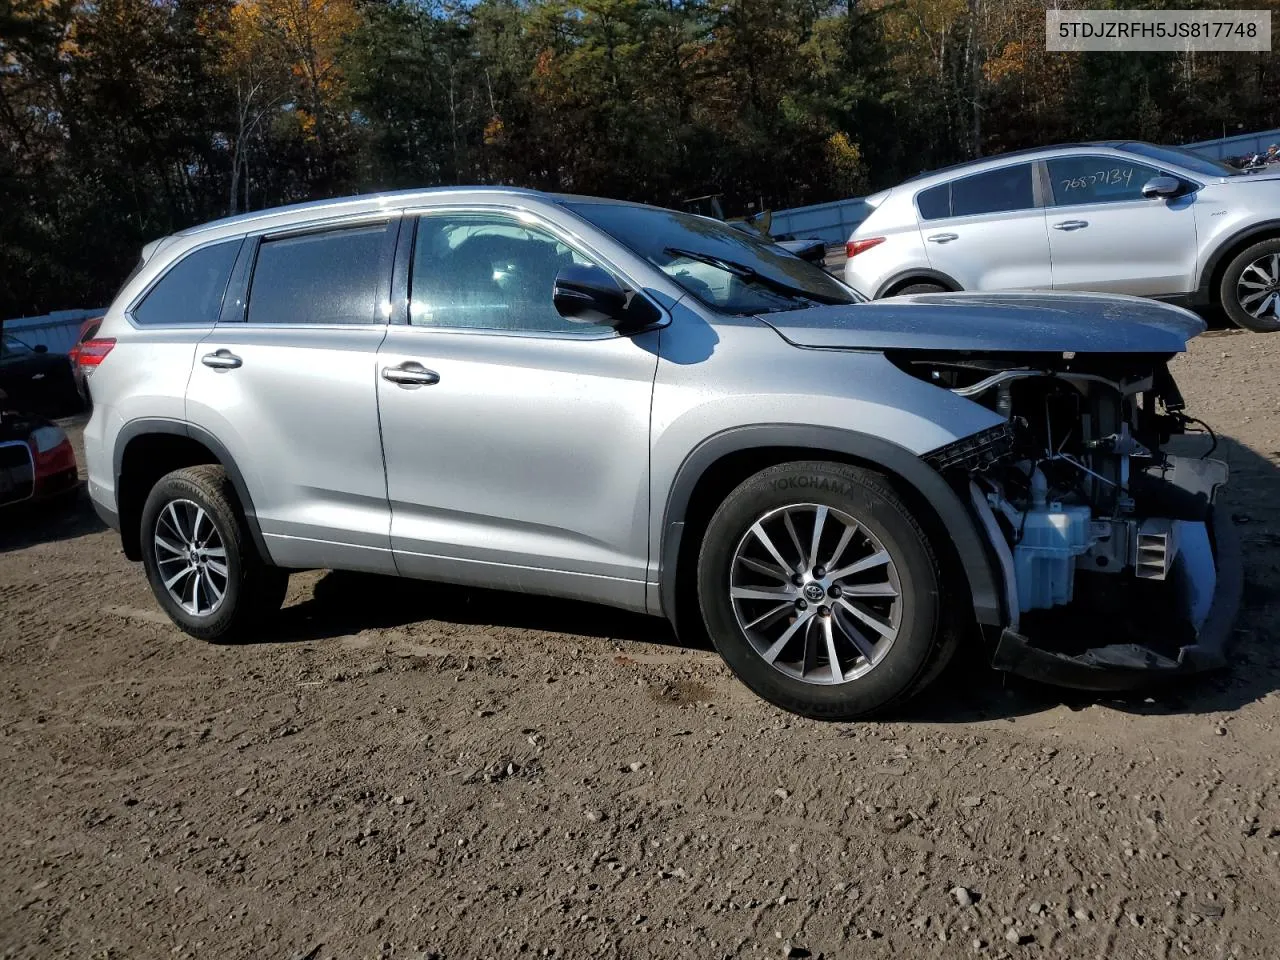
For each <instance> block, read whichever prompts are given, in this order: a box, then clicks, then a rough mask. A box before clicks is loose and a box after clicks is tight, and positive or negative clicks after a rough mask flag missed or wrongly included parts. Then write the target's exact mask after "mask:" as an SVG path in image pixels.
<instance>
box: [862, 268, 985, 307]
mask: <svg viewBox="0 0 1280 960" xmlns="http://www.w3.org/2000/svg"><path fill="white" fill-rule="evenodd" d="M913 283H937V284H940V285H941V286H943V287H945V288H946V289H947V290H948V291H950V292H955V291H956V290H962V289H964V288H963V287H962V286H961V285H960V284H959V283H957V282H956V280H955V278H954V277H950V276H948V275H947V274H945V273H943V272H942V271H941V270H933V269H930V268H927V267H913V268H912V269H910V270H901V271H899V272H898V273H895V274H894V275H893V276H891V277H890V278H889V279H888V280H886V281H884V282H883V283H882V284H880V288H879V289H878V290H877V291H876V295H875V296H874V297H872V299H873V300H880V299H881V298H883V297H891V296H893V295H894V293H896V292H897V291H898V290H901V289H902V288H903V287H906V286H910V285H911V284H913Z"/></svg>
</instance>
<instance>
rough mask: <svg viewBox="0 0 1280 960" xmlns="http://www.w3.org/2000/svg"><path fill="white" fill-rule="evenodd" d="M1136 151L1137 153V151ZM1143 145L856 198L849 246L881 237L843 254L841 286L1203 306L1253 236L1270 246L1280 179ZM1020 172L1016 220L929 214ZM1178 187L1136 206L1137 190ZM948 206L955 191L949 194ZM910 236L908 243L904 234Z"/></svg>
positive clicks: (880, 291) (956, 174)
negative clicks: (1035, 293)
mask: <svg viewBox="0 0 1280 960" xmlns="http://www.w3.org/2000/svg"><path fill="white" fill-rule="evenodd" d="M1135 147H1136V148H1137V149H1135ZM1143 149H1155V150H1160V149H1162V148H1151V147H1150V145H1145V144H1136V145H1133V144H1131V145H1126V144H1124V143H1110V142H1108V143H1094V144H1078V145H1069V146H1060V147H1048V148H1044V149H1040V150H1027V151H1021V152H1018V153H1016V154H1007V155H1003V156H997V157H992V158H990V159H988V160H983V161H975V162H972V163H967V164H963V165H961V166H959V167H957V168H951V169H947V170H940V171H937V172H934V173H930V174H925V175H922V176H920V177H916V178H915V179H913V180H910V181H907V182H906V183H903V184H900V185H899V186H897V187H894V188H892V189H890V190H886V191H883V192H881V193H879V194H876V195H874V196H872V197H870V198H868V203H869V204H870V205H871V206H872V207H873V210H872V212H871V214H870V215H869V216H868V217H867V219H866V220H864V221H863V222H862V223H861V224H859V226H858V227H857V229H855V230H854V232H853V234H852V236H851V237H850V241H851V242H852V241H859V240H862V241H866V240H868V239H870V238H877V237H883V238H884V239H883V241H882V242H880V243H878V244H876V245H875V246H872V247H869V248H867V249H865V250H863V252H860V253H858V254H856V255H855V256H853V257H851V258H849V260H848V261H847V262H846V264H845V267H844V279H845V282H846V283H848V284H850V285H851V286H853V287H855V288H856V289H858V290H860V291H862V292H863V293H864V294H866V295H867V296H869V297H872V298H877V297H881V296H886V295H889V294H892V293H895V292H896V291H897V290H899V289H901V288H902V287H903V286H904V285H909V284H911V283H915V282H932V283H936V284H939V285H941V286H943V287H944V288H946V289H950V290H978V291H982V290H1035V289H1039V290H1048V289H1053V290H1085V291H1097V292H1109V293H1123V294H1131V295H1136V296H1145V297H1157V298H1165V299H1175V300H1180V301H1184V302H1188V303H1192V304H1203V303H1208V302H1210V300H1211V295H1212V291H1211V290H1210V286H1211V284H1212V281H1213V279H1214V276H1215V269H1217V268H1218V267H1220V266H1222V265H1223V262H1224V257H1227V255H1228V254H1229V253H1231V252H1233V251H1238V250H1239V249H1241V245H1242V244H1247V243H1248V242H1249V241H1250V240H1252V239H1261V238H1263V237H1267V236H1280V177H1278V176H1276V175H1275V174H1270V173H1261V174H1248V175H1238V176H1235V175H1228V174H1227V172H1226V170H1225V169H1223V170H1221V171H1219V172H1217V173H1215V171H1214V168H1213V165H1212V164H1211V162H1210V161H1207V160H1203V158H1200V159H1197V158H1196V157H1194V155H1191V154H1180V153H1177V152H1169V153H1167V154H1165V153H1161V154H1159V156H1158V158H1157V157H1156V156H1152V155H1150V154H1146V153H1143V152H1140V151H1141V150H1143ZM1014 169H1018V170H1025V171H1026V177H1027V183H1026V189H1025V191H1024V192H1022V193H1020V194H1019V196H1020V198H1021V199H1020V200H1019V201H1018V205H1019V206H1020V207H1021V208H1020V209H1017V210H1001V211H999V212H980V213H973V214H968V213H965V212H964V211H963V210H959V209H957V208H955V207H943V206H941V205H940V204H931V202H930V201H931V199H933V200H936V199H937V198H938V197H939V194H938V192H937V191H939V190H944V189H946V188H947V187H948V186H950V188H951V190H952V191H957V190H961V189H963V188H964V187H965V185H968V186H969V188H971V189H972V190H973V191H975V192H977V193H980V192H981V191H982V190H986V191H988V196H987V197H985V198H984V197H982V196H977V197H976V198H975V199H976V200H977V201H978V202H981V201H982V200H983V199H986V200H988V201H989V203H988V205H989V206H993V207H999V206H1008V205H1010V204H1011V203H1013V201H1010V200H1007V199H1006V200H1005V201H1004V202H1001V198H1000V197H999V196H998V195H996V194H995V193H994V190H995V189H996V187H997V186H998V183H999V181H997V180H994V179H991V180H988V179H985V178H987V177H988V175H992V176H994V174H995V173H996V172H997V171H1001V170H1004V171H1011V170H1014ZM1158 175H1167V176H1172V177H1174V178H1176V179H1177V180H1178V181H1180V182H1181V184H1182V191H1181V192H1180V193H1179V194H1178V195H1176V196H1172V197H1167V198H1162V197H1153V198H1151V199H1145V198H1143V197H1142V196H1141V194H1140V189H1141V183H1142V182H1146V181H1147V180H1148V179H1150V178H1151V177H1154V176H1158ZM953 199H954V194H953ZM915 233H918V235H919V240H917V239H916V237H915V236H913V234H915Z"/></svg>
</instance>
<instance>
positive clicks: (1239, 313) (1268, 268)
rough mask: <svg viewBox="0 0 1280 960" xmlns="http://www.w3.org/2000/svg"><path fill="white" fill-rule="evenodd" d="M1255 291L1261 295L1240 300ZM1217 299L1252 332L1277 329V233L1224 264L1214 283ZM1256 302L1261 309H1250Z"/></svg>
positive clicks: (1279, 247)
mask: <svg viewBox="0 0 1280 960" xmlns="http://www.w3.org/2000/svg"><path fill="white" fill-rule="evenodd" d="M1257 294H1261V299H1255V300H1253V302H1251V303H1247V304H1246V303H1245V302H1244V301H1246V300H1249V299H1250V298H1252V297H1254V296H1255V295H1257ZM1218 302H1219V303H1221V304H1222V309H1223V310H1224V311H1225V312H1226V314H1227V316H1228V317H1229V318H1230V320H1231V322H1232V323H1234V324H1235V325H1236V326H1238V327H1243V328H1244V329H1245V330H1252V331H1253V332H1254V333H1275V332H1276V331H1277V330H1280V237H1272V238H1271V239H1270V240H1263V241H1262V242H1261V243H1255V244H1254V245H1253V246H1251V247H1248V248H1246V249H1244V250H1242V251H1241V252H1240V253H1239V254H1237V255H1236V256H1235V258H1234V259H1232V261H1231V262H1230V263H1229V264H1227V269H1226V270H1225V271H1224V272H1223V274H1222V282H1221V283H1220V284H1219V285H1218ZM1260 305H1261V306H1262V307H1263V309H1262V310H1261V311H1259V312H1258V313H1256V314H1255V313H1253V312H1250V311H1251V310H1254V311H1257V310H1258V308H1259V306H1260Z"/></svg>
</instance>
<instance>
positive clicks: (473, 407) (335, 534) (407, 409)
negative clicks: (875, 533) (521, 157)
mask: <svg viewBox="0 0 1280 960" xmlns="http://www.w3.org/2000/svg"><path fill="white" fill-rule="evenodd" d="M440 211H452V212H461V213H467V212H470V213H475V212H477V211H480V212H485V213H487V214H492V215H495V216H498V215H500V216H503V217H510V218H513V219H514V220H517V221H519V222H521V223H525V224H531V225H534V226H536V227H537V229H539V230H542V231H545V232H547V233H550V234H551V235H553V236H554V237H556V238H557V239H558V240H559V241H562V242H563V243H565V245H566V246H568V247H570V248H572V249H573V250H574V251H575V253H576V254H578V255H580V256H582V257H584V258H586V259H587V260H589V261H591V262H594V263H596V264H598V265H601V266H603V267H605V268H606V269H607V270H609V271H611V272H613V273H614V274H615V275H617V276H619V277H620V278H622V279H623V280H625V281H626V283H627V284H628V285H630V287H631V288H632V289H633V290H636V291H639V295H641V296H643V297H645V298H647V299H648V300H649V301H651V303H652V304H653V305H654V306H655V307H656V310H657V313H658V314H659V315H660V317H661V319H660V320H659V321H658V322H656V323H654V324H653V325H651V326H650V327H649V328H647V329H644V330H642V331H639V332H635V333H631V334H628V335H622V334H619V333H618V332H616V331H614V330H612V329H610V328H605V327H595V328H584V329H583V330H582V331H581V332H576V331H575V332H570V333H545V334H520V335H513V334H510V333H504V332H498V331H492V330H457V329H449V330H445V329H433V328H429V327H416V326H412V325H409V324H408V323H407V322H405V316H406V315H407V311H408V310H409V309H410V307H409V306H408V304H407V290H408V286H407V284H408V280H407V279H406V271H407V270H408V261H409V258H410V257H411V256H412V242H413V240H412V238H413V224H414V222H415V220H416V217H417V215H418V214H423V213H434V212H440ZM371 221H377V222H385V223H386V224H388V227H387V230H388V233H387V241H386V243H387V247H386V249H387V250H388V251H390V252H389V253H388V254H387V257H388V258H389V259H387V261H386V264H385V266H386V270H385V271H384V272H379V274H378V284H379V291H378V293H377V298H376V303H375V301H374V299H372V298H373V294H372V293H371V295H370V296H371V301H370V303H371V306H372V309H374V310H375V311H377V312H378V313H379V315H380V316H379V318H378V319H377V321H376V322H362V323H300V324H287V323H277V322H263V323H258V322H255V321H254V317H253V311H252V309H248V312H247V314H246V313H245V311H246V309H247V308H246V306H245V304H244V303H243V302H241V301H238V300H237V299H236V297H237V291H239V295H240V296H243V291H244V290H247V289H248V286H247V284H248V280H247V279H246V277H247V275H248V274H247V271H248V267H247V266H246V263H247V258H248V259H251V257H252V253H251V252H252V250H253V249H254V244H261V243H268V242H272V241H273V238H275V237H286V238H287V237H289V236H292V235H293V234H295V233H298V232H303V233H305V232H307V231H312V230H314V229H316V228H319V227H338V226H348V225H350V226H353V227H358V226H360V225H362V224H368V223H370V222H371ZM238 238H244V245H243V247H241V248H240V251H241V252H240V254H239V256H238V257H237V259H236V266H235V268H234V270H233V272H232V279H231V281H230V284H229V286H228V287H227V295H226V300H225V301H224V302H223V303H222V306H221V308H220V311H221V312H220V313H219V315H218V318H217V322H214V323H205V324H200V323H192V324H174V325H159V326H147V325H145V324H141V323H139V322H137V320H136V318H134V317H133V316H131V315H130V312H129V311H130V309H131V308H132V307H133V305H134V304H135V303H137V302H138V301H139V298H140V297H141V296H142V294H143V293H144V292H146V291H147V290H148V289H150V287H151V285H152V284H153V283H154V282H155V281H156V280H157V279H158V278H159V277H161V276H162V275H163V274H164V272H165V271H166V269H168V268H169V267H170V266H172V265H173V264H175V263H179V262H182V257H183V256H184V255H185V254H186V253H188V252H190V251H193V250H196V249H197V248H200V247H202V246H206V245H209V244H212V243H216V242H219V241H226V240H237V239H238ZM392 264H394V267H393V266H392ZM237 284H239V286H237ZM917 301H918V302H915V303H903V304H901V305H896V306H889V305H881V304H863V305H852V306H846V307H838V308H837V307H830V308H817V309H814V310H798V311H791V312H780V313H776V314H767V315H765V316H763V317H761V316H753V315H731V314H727V313H724V312H720V311H717V310H715V309H712V308H710V307H709V306H707V305H706V304H705V303H703V302H701V301H700V300H698V299H696V298H695V297H693V296H691V295H690V294H689V293H688V292H687V291H686V290H685V289H684V288H683V287H681V286H680V285H678V284H677V283H675V282H674V281H673V280H672V279H671V278H670V277H669V276H668V275H667V274H666V273H664V272H663V271H662V270H660V269H658V268H657V267H655V266H654V265H653V264H652V263H650V262H649V261H647V260H645V259H644V258H642V257H640V256H639V255H638V254H636V253H634V252H632V250H630V249H629V248H627V247H625V246H623V245H622V244H621V243H620V242H618V241H617V240H616V239H614V238H613V237H612V236H610V235H609V234H608V233H606V232H605V231H604V230H602V229H599V228H597V227H595V226H593V225H592V224H590V223H588V222H587V221H586V220H584V219H582V218H581V217H579V216H577V215H575V214H574V213H573V212H571V211H570V210H569V209H568V208H567V207H566V206H565V205H564V204H563V203H562V202H560V200H559V199H558V198H555V197H549V196H544V195H540V194H536V193H528V192H521V191H510V190H482V189H458V190H435V191H416V192H408V193H396V194H383V195H379V196H375V197H361V198H354V199H349V200H343V201H335V202H326V203H320V204H308V205H302V206H299V207H295V208H284V209H281V210H276V211H268V212H264V213H260V214H251V215H247V216H242V217H239V218H234V219H231V220H227V221H219V222H216V223H213V224H210V225H206V226H204V227H201V228H198V229H195V230H192V231H187V232H185V233H182V234H178V235H176V236H174V237H172V238H168V239H166V240H165V241H163V242H161V243H160V244H158V245H157V246H156V247H155V249H153V250H152V251H151V253H150V257H149V258H148V260H147V262H146V263H145V265H144V266H143V267H142V269H141V270H139V271H138V273H137V275H136V276H135V277H134V278H133V279H132V280H130V281H129V282H128V283H127V284H126V286H125V288H124V289H123V290H122V291H121V293H120V295H119V297H118V298H117V300H116V302H115V303H113V304H112V306H111V308H110V309H109V311H108V312H107V314H106V317H105V319H104V320H103V324H102V327H101V330H100V331H99V334H98V335H99V337H103V338H113V339H115V341H116V346H115V348H114V349H113V350H112V352H111V353H110V354H109V355H108V356H107V357H106V359H105V360H104V361H103V363H102V364H101V365H100V367H99V368H98V369H97V371H96V372H95V373H94V374H93V386H92V389H93V395H94V399H95V405H94V411H93V415H92V418H91V420H90V422H89V424H88V426H87V428H86V431H85V440H86V459H87V465H88V470H89V477H90V492H91V495H92V498H93V500H94V502H95V504H97V506H98V507H99V510H100V512H102V513H103V515H104V516H111V517H119V516H120V514H121V511H122V504H121V502H120V500H119V497H118V496H117V489H116V485H117V481H118V477H119V474H120V470H121V464H122V458H123V456H124V454H125V451H126V450H127V448H128V446H129V444H130V443H131V442H133V441H134V440H136V439H137V437H139V436H142V435H145V434H147V433H149V432H155V431H157V430H158V431H161V432H169V433H174V434H180V435H182V436H185V437H188V438H190V439H191V440H193V441H196V442H199V443H200V444H202V445H204V446H205V447H206V448H207V449H208V450H210V451H211V452H212V454H213V455H214V456H215V457H216V458H217V459H218V460H219V461H220V462H222V463H223V464H224V465H225V466H226V467H227V468H228V471H229V472H230V474H231V476H232V479H233V481H234V483H235V485H236V489H237V492H238V494H239V495H240V498H241V500H242V505H243V507H244V510H245V513H246V515H247V518H248V521H249V523H250V525H251V527H252V530H253V533H254V535H255V540H256V541H257V542H258V543H259V545H260V548H261V549H262V550H264V551H265V553H266V556H267V558H268V559H269V560H270V561H271V562H273V563H275V564H277V565H279V566H284V567H291V568H297V567H337V568H349V569H359V570H369V571H375V572H383V573H399V574H402V575H407V576H414V577H427V578H434V579H439V580H443V581H448V582H456V583H465V584H477V585H484V586H491V587H498V588H506V589H512V590H522V591H530V592H538V593H546V594H554V595H559V596H565V597H576V598H581V599H587V600H593V601H598V602H604V603H609V604H613V605H616V606H619V607H624V608H628V609H632V610H638V611H646V612H649V613H653V614H660V613H666V614H667V615H668V616H670V615H672V613H673V611H672V599H671V593H670V590H671V578H672V577H673V576H674V564H675V559H676V556H677V554H678V551H679V549H680V537H681V530H682V522H683V509H684V507H685V506H686V505H687V503H688V502H689V499H690V497H691V496H692V494H693V490H694V488H695V487H696V484H697V482H698V480H699V478H700V476H701V475H702V471H703V470H704V469H705V468H707V467H709V466H710V464H711V463H712V462H714V460H715V458H716V457H718V456H721V455H724V454H727V453H732V452H733V451H735V450H741V449H744V448H751V447H760V446H771V447H778V446H785V447H788V448H798V449H812V450H814V451H815V452H816V453H817V454H818V455H821V454H823V453H825V454H828V455H829V454H832V453H839V454H840V455H842V456H845V455H847V456H850V457H855V458H857V459H860V460H865V461H869V462H871V463H872V464H878V465H880V466H881V467H882V468H884V469H886V470H889V471H890V472H892V473H894V474H896V475H898V476H900V477H903V478H904V482H905V483H907V484H908V485H909V486H913V487H915V488H916V489H917V490H918V491H920V492H921V494H922V496H924V497H925V499H926V500H927V501H928V502H929V503H930V504H931V507H932V509H933V510H934V511H935V512H936V513H937V514H938V516H939V518H940V523H941V524H942V526H943V527H944V529H946V530H947V531H948V533H949V534H950V535H951V537H952V539H953V540H954V541H955V544H956V549H957V551H958V552H959V554H960V556H961V560H962V562H963V563H964V564H965V568H966V573H967V576H968V584H969V587H970V592H971V593H972V596H973V602H974V606H975V610H977V611H978V617H979V619H980V620H981V621H982V622H987V623H995V624H999V623H1002V617H1003V616H1004V614H1003V613H1002V608H1001V599H1000V597H1001V595H1002V594H1003V592H1004V590H1003V588H1002V587H1001V586H1000V585H999V584H998V583H997V580H998V576H999V575H998V573H997V572H995V568H994V564H993V562H992V561H991V560H990V557H989V556H988V555H987V554H988V553H989V551H988V550H987V548H986V547H984V546H983V542H984V540H985V534H982V533H980V532H979V525H978V524H977V522H976V521H975V519H974V517H973V516H972V514H971V513H970V512H969V510H968V508H966V507H965V506H963V504H962V502H961V500H960V499H959V498H958V497H957V496H956V494H955V493H954V492H953V491H952V490H951V488H949V487H948V486H947V485H946V484H945V483H944V482H943V481H942V479H941V477H940V475H938V474H937V473H935V472H933V471H932V469H931V468H930V467H929V466H928V465H927V464H926V463H925V461H924V460H923V459H922V458H923V457H924V456H925V455H926V454H928V453H930V452H931V451H935V450H938V449H939V448H944V447H947V446H948V445H949V444H953V443H954V442H956V441H959V440H961V439H963V438H967V437H972V436H974V435H975V434H978V433H980V432H982V431H984V430H988V429H990V428H992V427H994V426H996V425H998V424H1000V423H1001V422H1002V419H1001V418H1000V417H999V416H998V415H997V414H995V413H994V412H993V411H992V410H990V409H987V408H986V407H984V406H981V405H979V404H977V403H974V402H971V401H969V400H967V399H964V398H962V397H960V396H957V395H956V394H954V393H953V392H951V391H948V390H943V389H939V388H938V387H936V386H933V385H931V384H929V383H926V382H923V381H922V380H920V379H919V378H917V377H914V376H911V375H909V374H908V373H906V372H904V371H903V370H902V369H900V368H899V367H898V366H896V365H895V364H894V363H892V362H890V360H889V359H887V358H886V356H885V354H884V352H883V351H884V350H885V349H887V348H890V347H894V346H902V347H907V348H910V347H912V346H913V345H917V346H918V345H920V344H922V343H924V342H925V341H929V342H930V343H933V344H935V345H936V341H937V338H939V337H941V338H943V339H945V340H946V341H947V342H948V343H950V344H953V345H957V346H959V347H963V346H964V343H965V342H966V338H968V342H970V343H973V344H975V345H976V347H977V348H978V349H988V350H1000V349H1018V348H1019V344H1020V342H1021V341H1020V339H1019V338H1020V336H1023V335H1025V333H1026V331H1027V330H1030V329H1034V330H1039V331H1042V332H1041V333H1040V334H1037V336H1043V337H1044V343H1043V346H1044V347H1045V348H1046V349H1055V350H1056V349H1079V350H1099V351H1107V350H1121V351H1124V350H1139V351H1140V350H1150V351H1169V352H1176V351H1178V350H1180V349H1182V348H1183V346H1184V344H1185V340H1186V339H1187V338H1188V337H1191V336H1194V335H1195V334H1196V333H1198V332H1199V331H1200V329H1202V326H1201V325H1200V322H1199V321H1198V320H1197V319H1195V318H1194V317H1192V316H1191V315H1190V314H1187V313H1186V312H1185V311H1182V310H1179V309H1176V308H1172V307H1162V306H1155V305H1150V304H1144V303H1141V302H1140V301H1135V300H1131V299H1130V298H1120V297H1116V298H1107V297H1098V298H1088V297H1076V298H1068V299H1061V300H1057V301H1054V300H1051V299H1050V300H1044V299H1035V298H1030V299H1027V300H1025V301H1018V300H1016V299H1012V300H1003V301H1001V300H993V299H991V298H983V297H982V296H980V295H974V296H973V297H972V298H971V299H968V300H965V299H964V298H961V297H953V298H933V297H920V298H917ZM953 308H954V313H951V312H950V311H952V310H953ZM237 311H239V312H238V313H237ZM246 316H247V319H246ZM966 317H970V318H974V319H975V323H976V318H979V317H985V318H986V320H985V321H984V323H985V326H983V328H982V329H983V331H984V332H982V333H980V334H979V335H978V339H977V340H975V339H974V338H973V337H970V336H969V335H968V334H967V333H966V330H965V322H966V320H965V318H966ZM993 318H994V319H993ZM267 319H270V318H267ZM957 320H958V325H957V323H956V321H957ZM1059 321H1062V327H1061V332H1060V333H1058V334H1054V333H1052V329H1053V327H1054V324H1056V323H1058V322H1059ZM949 324H950V326H949ZM1020 325H1021V326H1022V330H1021V332H1020V331H1019V326H1020ZM930 338H933V339H932V340H930ZM979 341H980V342H979ZM1068 344H1070V346H1068ZM1027 348H1028V349H1036V347H1035V346H1034V345H1031V346H1029V347H1027ZM405 370H409V371H410V372H411V373H414V376H419V377H421V378H422V379H421V380H420V381H419V382H411V381H410V382H407V381H406V380H405V379H404V377H403V376H402V372H403V371H405ZM124 522H125V526H126V527H127V526H128V518H127V517H126V518H125V520H124ZM127 535H128V531H127V530H126V542H127Z"/></svg>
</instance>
